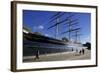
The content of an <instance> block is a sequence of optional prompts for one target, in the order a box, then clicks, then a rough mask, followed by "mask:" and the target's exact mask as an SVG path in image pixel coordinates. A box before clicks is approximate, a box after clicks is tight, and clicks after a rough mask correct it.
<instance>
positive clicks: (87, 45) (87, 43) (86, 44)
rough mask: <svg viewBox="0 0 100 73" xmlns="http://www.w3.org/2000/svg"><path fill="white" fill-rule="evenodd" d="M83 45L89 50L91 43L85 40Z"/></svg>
mask: <svg viewBox="0 0 100 73" xmlns="http://www.w3.org/2000/svg"><path fill="white" fill-rule="evenodd" d="M83 46H85V47H87V49H88V50H91V43H90V42H86V43H85V44H83Z"/></svg>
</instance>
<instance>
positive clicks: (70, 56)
mask: <svg viewBox="0 0 100 73" xmlns="http://www.w3.org/2000/svg"><path fill="white" fill-rule="evenodd" d="M86 59H91V50H85V53H84V54H79V53H78V52H76V51H73V52H61V53H53V54H45V55H40V56H39V59H35V56H24V57H23V62H44V61H64V60H86Z"/></svg>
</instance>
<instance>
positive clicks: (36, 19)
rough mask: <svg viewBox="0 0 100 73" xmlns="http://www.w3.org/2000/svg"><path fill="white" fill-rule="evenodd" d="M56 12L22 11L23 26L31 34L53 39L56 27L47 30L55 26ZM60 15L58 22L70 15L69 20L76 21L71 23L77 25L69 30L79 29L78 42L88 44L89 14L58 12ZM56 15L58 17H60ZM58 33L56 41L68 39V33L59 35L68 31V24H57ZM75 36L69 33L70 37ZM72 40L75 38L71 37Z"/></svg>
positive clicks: (89, 37) (89, 33) (89, 32)
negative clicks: (37, 33) (39, 34)
mask: <svg viewBox="0 0 100 73" xmlns="http://www.w3.org/2000/svg"><path fill="white" fill-rule="evenodd" d="M57 13H58V12H53V11H33V10H23V26H24V27H27V28H28V29H30V31H31V32H40V33H41V34H42V35H45V36H48V37H53V38H55V34H56V29H55V28H56V27H52V28H50V29H48V28H49V27H50V26H53V25H54V24H56V22H57V20H56V19H54V18H55V17H56V14H57ZM60 14H62V16H61V17H59V22H61V21H63V20H64V19H66V18H67V17H69V16H70V15H73V16H72V17H71V20H76V21H75V22H73V23H77V24H76V25H73V26H72V27H71V28H74V29H75V28H81V29H80V30H79V32H78V33H79V34H80V35H81V36H80V37H78V38H80V41H81V42H82V43H85V42H90V39H91V36H90V35H91V29H90V27H91V20H90V18H91V14H90V13H76V12H60ZM60 14H58V15H60ZM58 29H59V32H58V35H57V38H58V39H61V38H62V37H67V38H68V33H66V34H61V33H63V32H65V31H68V22H67V21H65V22H64V23H62V24H59V27H58ZM73 35H75V33H74V32H72V33H71V36H73ZM72 39H75V37H72Z"/></svg>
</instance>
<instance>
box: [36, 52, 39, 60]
mask: <svg viewBox="0 0 100 73" xmlns="http://www.w3.org/2000/svg"><path fill="white" fill-rule="evenodd" d="M36 59H39V50H36V53H35V60H36Z"/></svg>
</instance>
